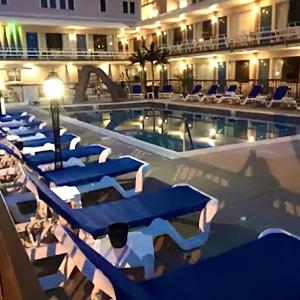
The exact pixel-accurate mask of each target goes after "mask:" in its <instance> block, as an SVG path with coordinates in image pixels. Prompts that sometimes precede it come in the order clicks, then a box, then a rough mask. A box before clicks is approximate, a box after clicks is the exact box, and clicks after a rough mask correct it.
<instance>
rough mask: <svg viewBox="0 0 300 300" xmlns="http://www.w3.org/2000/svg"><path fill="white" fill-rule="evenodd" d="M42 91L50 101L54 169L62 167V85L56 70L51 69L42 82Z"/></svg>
mask: <svg viewBox="0 0 300 300" xmlns="http://www.w3.org/2000/svg"><path fill="white" fill-rule="evenodd" d="M44 91H45V95H46V97H47V99H48V100H49V101H50V111H51V118H52V128H53V138H54V148H55V150H54V155H55V169H60V168H62V167H63V163H62V156H61V144H60V126H59V99H61V98H62V96H63V91H64V86H63V82H62V80H61V79H60V78H59V76H58V75H57V73H56V72H54V71H52V72H50V73H49V75H48V77H47V78H46V79H45V82H44Z"/></svg>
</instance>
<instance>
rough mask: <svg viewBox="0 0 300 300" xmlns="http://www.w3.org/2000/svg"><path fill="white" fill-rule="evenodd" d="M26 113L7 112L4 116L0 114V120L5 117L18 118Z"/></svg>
mask: <svg viewBox="0 0 300 300" xmlns="http://www.w3.org/2000/svg"><path fill="white" fill-rule="evenodd" d="M26 115H27V112H26V111H15V112H11V111H10V112H7V113H6V114H1V113H0V118H5V117H18V116H26Z"/></svg>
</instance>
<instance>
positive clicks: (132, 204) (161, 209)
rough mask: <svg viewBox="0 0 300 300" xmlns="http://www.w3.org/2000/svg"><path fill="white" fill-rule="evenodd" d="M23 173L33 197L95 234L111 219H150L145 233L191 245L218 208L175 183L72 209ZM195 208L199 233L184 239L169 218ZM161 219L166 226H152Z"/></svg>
mask: <svg viewBox="0 0 300 300" xmlns="http://www.w3.org/2000/svg"><path fill="white" fill-rule="evenodd" d="M25 173H26V176H27V179H28V181H27V187H28V189H29V190H31V191H32V192H33V194H35V195H36V199H41V200H42V201H43V202H45V203H46V205H48V206H49V207H50V208H51V209H53V210H54V211H55V212H56V213H57V214H59V215H60V216H61V217H62V218H63V219H65V220H66V221H67V222H68V223H69V224H70V225H71V226H73V228H77V229H82V230H83V231H84V232H87V233H89V234H91V235H92V236H93V237H94V238H97V237H99V236H102V235H104V234H105V233H106V230H107V227H108V226H109V225H111V224H114V223H119V222H125V223H127V224H128V226H129V228H135V227H140V226H147V225H149V224H150V223H151V225H150V229H151V230H148V228H147V227H146V228H144V229H142V231H143V232H144V233H145V234H149V235H151V236H152V237H156V236H158V235H163V234H167V235H170V236H171V237H172V238H174V240H175V241H176V242H178V245H179V246H180V247H181V248H183V249H191V248H195V247H199V246H200V245H202V244H204V243H205V242H206V241H207V239H208V237H209V232H210V223H211V221H212V219H213V217H214V216H215V214H216V212H217V208H218V201H217V200H216V199H214V198H212V197H210V196H208V195H207V194H205V193H203V192H201V191H199V190H197V189H195V188H193V187H191V186H188V185H177V186H173V187H171V188H166V189H162V190H159V191H156V192H147V193H145V192H144V193H142V194H139V195H137V196H134V197H130V198H127V199H122V200H119V201H114V202H108V203H101V204H97V205H93V206H89V207H84V208H78V209H72V208H71V207H70V206H69V205H68V204H67V203H65V201H63V200H62V199H61V198H60V197H58V196H57V195H56V194H55V193H54V192H53V191H52V190H50V189H49V188H48V187H47V186H46V185H45V184H44V183H43V182H41V181H40V180H38V179H37V178H36V177H35V176H33V175H32V174H29V173H28V172H27V171H25ZM32 183H33V184H32ZM194 212H200V217H199V224H198V226H199V233H198V234H197V235H196V236H194V237H191V238H187V239H184V238H182V237H181V236H180V235H179V233H178V232H177V231H176V230H175V229H174V228H173V226H172V225H171V224H170V223H169V220H172V219H174V218H176V217H180V216H183V215H187V214H191V213H194ZM162 219H163V220H162ZM157 222H158V223H157ZM162 222H163V223H164V224H165V223H168V224H169V226H168V227H166V226H164V227H163V228H156V230H154V225H155V224H157V226H160V225H161V224H162ZM170 228H172V230H170ZM174 232H176V234H174Z"/></svg>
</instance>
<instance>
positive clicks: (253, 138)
mask: <svg viewBox="0 0 300 300" xmlns="http://www.w3.org/2000/svg"><path fill="white" fill-rule="evenodd" d="M248 142H249V143H254V142H255V137H254V136H253V135H250V136H249V137H248Z"/></svg>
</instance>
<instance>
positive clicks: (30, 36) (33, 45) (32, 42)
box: [26, 32, 39, 58]
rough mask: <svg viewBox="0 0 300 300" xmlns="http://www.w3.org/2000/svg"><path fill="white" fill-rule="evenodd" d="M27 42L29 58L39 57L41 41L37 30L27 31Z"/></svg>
mask: <svg viewBox="0 0 300 300" xmlns="http://www.w3.org/2000/svg"><path fill="white" fill-rule="evenodd" d="M26 44H27V51H28V58H37V57H38V56H39V43H38V35H37V33H36V32H26Z"/></svg>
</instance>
